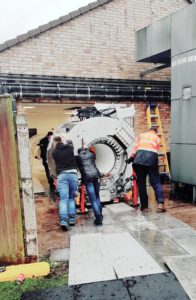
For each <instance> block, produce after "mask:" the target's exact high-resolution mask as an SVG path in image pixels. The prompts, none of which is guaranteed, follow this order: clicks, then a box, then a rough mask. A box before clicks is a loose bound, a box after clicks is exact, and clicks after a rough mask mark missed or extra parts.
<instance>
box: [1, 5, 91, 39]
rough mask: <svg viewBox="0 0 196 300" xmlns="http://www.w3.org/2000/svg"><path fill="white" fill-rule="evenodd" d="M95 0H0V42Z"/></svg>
mask: <svg viewBox="0 0 196 300" xmlns="http://www.w3.org/2000/svg"><path fill="white" fill-rule="evenodd" d="M94 1H95V0H0V7H1V17H0V44H2V43H4V42H5V41H7V40H10V39H12V38H15V37H16V36H17V35H20V34H23V33H26V32H27V31H29V30H31V29H34V28H36V27H38V26H40V25H43V24H45V23H48V22H50V21H52V20H55V19H58V18H59V17H61V16H64V15H66V14H68V13H69V12H72V11H74V10H76V9H78V8H80V7H82V6H85V5H87V4H88V3H91V2H94Z"/></svg>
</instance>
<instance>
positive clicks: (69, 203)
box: [57, 172, 78, 221]
mask: <svg viewBox="0 0 196 300" xmlns="http://www.w3.org/2000/svg"><path fill="white" fill-rule="evenodd" d="M77 187H78V176H77V174H73V173H66V172H64V173H61V174H59V175H58V177H57V190H58V192H59V195H60V202H59V215H60V219H61V220H64V221H68V219H72V220H74V219H75V214H76V206H75V194H76V190H77Z"/></svg>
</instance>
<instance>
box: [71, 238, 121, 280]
mask: <svg viewBox="0 0 196 300" xmlns="http://www.w3.org/2000/svg"><path fill="white" fill-rule="evenodd" d="M111 279H116V275H115V273H114V269H113V265H112V262H111V260H110V257H109V256H108V251H107V249H106V247H105V244H104V241H103V236H102V234H101V233H91V234H77V235H73V236H71V242H70V260H69V278H68V283H69V285H74V284H82V283H90V282H97V281H103V280H111Z"/></svg>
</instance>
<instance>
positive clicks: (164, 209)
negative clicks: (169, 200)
mask: <svg viewBox="0 0 196 300" xmlns="http://www.w3.org/2000/svg"><path fill="white" fill-rule="evenodd" d="M157 212H158V213H161V212H166V208H165V206H164V203H159V204H158V206H157Z"/></svg>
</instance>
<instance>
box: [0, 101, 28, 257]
mask: <svg viewBox="0 0 196 300" xmlns="http://www.w3.org/2000/svg"><path fill="white" fill-rule="evenodd" d="M0 222H1V225H0V261H1V262H2V261H4V262H20V261H22V260H23V258H24V241H23V230H22V216H21V202H20V195H19V182H18V164H17V150H16V142H15V137H14V124H13V112H12V99H11V97H7V96H0Z"/></svg>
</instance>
